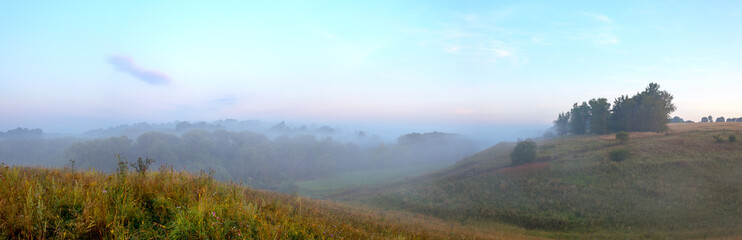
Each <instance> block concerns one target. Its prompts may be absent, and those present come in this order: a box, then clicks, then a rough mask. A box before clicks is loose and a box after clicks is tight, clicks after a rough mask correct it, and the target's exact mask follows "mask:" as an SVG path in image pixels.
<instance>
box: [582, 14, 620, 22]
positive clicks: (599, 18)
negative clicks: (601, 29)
mask: <svg viewBox="0 0 742 240" xmlns="http://www.w3.org/2000/svg"><path fill="white" fill-rule="evenodd" d="M583 14H584V15H585V16H588V17H591V18H593V19H595V20H596V21H599V22H604V23H613V20H611V18H609V17H608V16H606V15H603V14H598V13H583Z"/></svg>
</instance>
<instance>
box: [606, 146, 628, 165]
mask: <svg viewBox="0 0 742 240" xmlns="http://www.w3.org/2000/svg"><path fill="white" fill-rule="evenodd" d="M609 155H610V157H611V160H613V161H614V162H621V161H623V160H626V159H627V158H629V150H626V149H624V148H620V149H614V150H611V151H610V153H609Z"/></svg>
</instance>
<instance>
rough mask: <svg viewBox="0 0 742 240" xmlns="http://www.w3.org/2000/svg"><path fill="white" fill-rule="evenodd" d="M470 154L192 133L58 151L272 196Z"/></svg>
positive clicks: (93, 162)
mask: <svg viewBox="0 0 742 240" xmlns="http://www.w3.org/2000/svg"><path fill="white" fill-rule="evenodd" d="M476 150H477V149H476V148H475V147H474V145H473V144H472V143H471V142H470V141H469V140H467V139H466V138H464V137H462V136H460V135H457V134H448V133H440V132H432V133H425V134H420V133H411V134H406V135H403V136H400V137H399V138H398V140H397V143H396V144H379V145H378V146H377V147H374V148H361V147H358V146H357V145H356V144H354V143H342V142H338V141H335V140H333V139H332V138H319V139H318V138H317V137H315V136H312V135H296V136H288V135H283V136H279V137H276V138H274V139H270V138H268V137H267V136H265V135H263V134H260V133H255V132H251V131H241V132H234V131H226V130H215V131H208V130H202V129H197V130H192V131H189V132H187V133H184V134H182V135H177V134H173V133H163V132H148V133H144V134H142V135H140V136H139V137H137V138H136V139H130V138H128V137H126V136H121V137H108V138H100V139H94V140H88V141H81V142H76V143H74V144H72V145H71V146H70V147H69V148H68V149H67V150H66V151H65V154H66V155H65V156H66V157H67V158H68V159H73V160H74V161H75V164H76V167H77V168H87V167H93V168H95V169H98V170H103V171H111V170H113V169H115V167H116V162H115V161H114V154H120V155H121V156H122V157H125V158H127V159H128V160H130V161H132V160H135V159H136V158H137V157H150V158H154V159H155V160H156V161H157V162H156V163H155V165H163V164H165V165H172V166H173V167H175V168H178V169H182V168H185V169H186V170H190V171H199V170H202V169H209V168H210V169H212V170H213V171H214V175H215V176H216V177H218V178H220V179H224V180H226V179H231V180H235V181H243V182H244V183H247V184H249V185H251V186H254V187H260V188H269V189H278V188H280V187H281V186H285V185H286V184H290V183H292V182H293V181H300V180H307V179H314V178H319V177H323V176H328V175H331V174H334V173H339V172H341V171H351V170H364V169H374V168H385V167H394V166H404V165H412V164H430V163H444V162H445V163H453V162H455V161H458V160H459V159H461V158H463V157H465V156H468V155H469V154H472V153H474V152H475V151H476ZM279 190H285V189H279Z"/></svg>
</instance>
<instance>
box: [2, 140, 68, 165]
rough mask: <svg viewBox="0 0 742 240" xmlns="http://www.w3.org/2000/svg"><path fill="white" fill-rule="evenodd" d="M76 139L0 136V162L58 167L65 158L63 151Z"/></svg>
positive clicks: (62, 163)
mask: <svg viewBox="0 0 742 240" xmlns="http://www.w3.org/2000/svg"><path fill="white" fill-rule="evenodd" d="M77 141H78V139H75V138H69V137H66V138H40V137H6V138H0V162H3V163H6V164H10V165H26V166H48V167H59V166H62V165H64V163H65V162H66V160H67V159H65V158H66V156H65V155H64V152H65V151H66V150H67V149H68V148H69V147H70V146H72V144H74V143H75V142H77Z"/></svg>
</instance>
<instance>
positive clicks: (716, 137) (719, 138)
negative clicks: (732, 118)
mask: <svg viewBox="0 0 742 240" xmlns="http://www.w3.org/2000/svg"><path fill="white" fill-rule="evenodd" d="M712 137H714V140H716V142H717V143H723V142H724V138H722V137H721V135H713V136H712ZM735 140H736V139H735Z"/></svg>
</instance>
